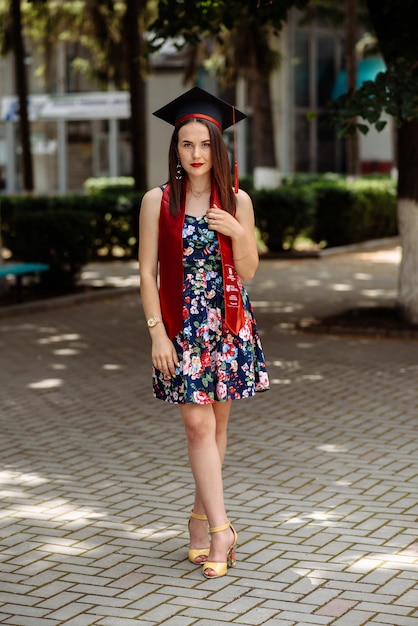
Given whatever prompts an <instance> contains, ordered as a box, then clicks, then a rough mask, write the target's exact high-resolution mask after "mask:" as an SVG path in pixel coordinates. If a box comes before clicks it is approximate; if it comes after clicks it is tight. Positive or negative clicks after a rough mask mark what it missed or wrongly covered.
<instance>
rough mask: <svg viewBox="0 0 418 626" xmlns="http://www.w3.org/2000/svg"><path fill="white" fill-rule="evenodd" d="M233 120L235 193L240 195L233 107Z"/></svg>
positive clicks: (233, 108)
mask: <svg viewBox="0 0 418 626" xmlns="http://www.w3.org/2000/svg"><path fill="white" fill-rule="evenodd" d="M232 120H233V124H234V192H235V193H238V189H239V178H238V161H237V129H236V126H235V107H234V106H232Z"/></svg>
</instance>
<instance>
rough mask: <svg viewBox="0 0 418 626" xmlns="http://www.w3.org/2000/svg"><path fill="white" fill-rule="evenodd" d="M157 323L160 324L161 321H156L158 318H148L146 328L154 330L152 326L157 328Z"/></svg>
mask: <svg viewBox="0 0 418 626" xmlns="http://www.w3.org/2000/svg"><path fill="white" fill-rule="evenodd" d="M159 322H161V320H160V319H158V317H150V318H149V319H148V320H147V324H148V328H154V326H157V324H158V323H159Z"/></svg>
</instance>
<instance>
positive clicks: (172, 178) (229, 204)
mask: <svg viewBox="0 0 418 626" xmlns="http://www.w3.org/2000/svg"><path fill="white" fill-rule="evenodd" d="M192 121H197V122H199V123H201V124H204V125H205V126H206V127H207V129H208V130H209V136H210V145H211V151H212V163H213V167H212V180H214V182H215V185H216V186H217V189H218V193H219V198H220V200H221V205H222V208H223V209H225V211H228V213H231V214H232V215H235V210H236V198H235V195H234V192H233V190H232V178H231V166H230V163H229V158H228V151H227V149H226V146H225V142H224V140H223V137H222V134H221V132H220V131H219V129H218V128H217V127H216V126H215V124H213V122H210V121H208V120H203V119H199V118H193V119H191V120H185V121H184V122H182V123H181V124H179V125H178V126H177V127H176V128H175V130H174V132H173V135H172V137H171V142H170V148H169V151H168V171H169V179H168V182H169V183H170V207H169V210H170V214H171V215H172V216H173V217H176V216H177V215H178V214H179V213H180V210H181V206H182V202H183V199H184V195H185V194H186V188H185V187H186V186H185V185H184V178H183V180H176V172H177V163H178V153H177V143H178V135H179V130H180V128H181V127H182V126H184V125H185V124H189V123H190V122H192Z"/></svg>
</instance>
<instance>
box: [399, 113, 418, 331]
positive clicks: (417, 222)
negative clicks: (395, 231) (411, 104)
mask: <svg viewBox="0 0 418 626" xmlns="http://www.w3.org/2000/svg"><path fill="white" fill-rule="evenodd" d="M417 163H418V120H413V121H411V122H404V124H403V125H402V127H401V128H400V129H399V131H398V167H399V182H398V227H399V235H400V238H401V245H402V260H401V267H400V272H399V290H398V303H399V306H400V309H401V312H402V315H403V317H404V318H405V319H406V320H407V321H409V322H411V323H413V324H418V176H417Z"/></svg>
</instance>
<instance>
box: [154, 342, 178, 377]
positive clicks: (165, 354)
mask: <svg viewBox="0 0 418 626" xmlns="http://www.w3.org/2000/svg"><path fill="white" fill-rule="evenodd" d="M151 339H152V350H151V358H152V364H153V366H154V367H155V368H156V369H157V370H160V372H162V373H163V374H165V375H166V376H176V367H178V366H179V360H178V357H177V353H176V351H175V348H174V346H173V343H172V341H170V339H169V338H168V336H167V335H166V334H164V335H161V333H159V334H158V335H156V336H155V337H151Z"/></svg>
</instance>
